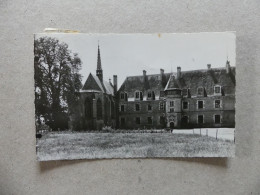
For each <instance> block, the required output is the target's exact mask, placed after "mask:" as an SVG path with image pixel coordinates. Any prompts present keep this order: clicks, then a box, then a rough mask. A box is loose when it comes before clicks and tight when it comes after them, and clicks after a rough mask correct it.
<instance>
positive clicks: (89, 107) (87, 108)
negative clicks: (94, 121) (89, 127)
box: [85, 98, 93, 119]
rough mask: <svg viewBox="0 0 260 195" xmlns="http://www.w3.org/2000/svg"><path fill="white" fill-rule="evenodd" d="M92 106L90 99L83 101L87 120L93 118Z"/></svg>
mask: <svg viewBox="0 0 260 195" xmlns="http://www.w3.org/2000/svg"><path fill="white" fill-rule="evenodd" d="M92 110H93V104H92V100H91V99H90V98H86V100H85V117H86V118H87V119H91V118H92V117H93V114H92V113H93V111H92Z"/></svg>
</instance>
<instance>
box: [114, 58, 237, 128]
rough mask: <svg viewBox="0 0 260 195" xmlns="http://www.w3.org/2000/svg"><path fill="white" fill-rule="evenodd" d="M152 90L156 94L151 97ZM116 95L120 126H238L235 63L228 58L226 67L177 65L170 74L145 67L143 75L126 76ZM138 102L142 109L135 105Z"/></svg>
mask: <svg viewBox="0 0 260 195" xmlns="http://www.w3.org/2000/svg"><path fill="white" fill-rule="evenodd" d="M165 80H166V81H167V82H165ZM122 94H125V97H127V98H123V97H122V96H123V95H122ZM138 94H139V95H138ZM140 94H142V98H140ZM150 94H154V95H153V96H152V99H151V98H150V99H149V97H150ZM117 96H118V101H119V103H118V104H119V115H118V117H119V118H118V126H119V128H125V129H137V128H140V129H143V128H166V127H167V128H202V127H208V128H211V127H234V126H235V67H231V66H230V64H229V61H227V62H226V67H223V68H211V65H209V64H208V68H207V69H204V70H194V71H183V72H182V71H181V68H180V67H177V72H176V73H171V74H165V73H164V71H163V70H162V69H161V71H160V74H155V75H146V71H144V72H143V75H142V76H133V77H127V78H126V80H125V82H124V83H123V85H122V86H121V87H120V89H119V91H118V92H117ZM121 97H122V98H121ZM136 104H138V105H139V106H137V108H138V107H140V109H135V108H136ZM122 105H124V109H123V110H122V108H121V106H122ZM148 105H151V107H152V110H150V109H148ZM151 119H152V120H151Z"/></svg>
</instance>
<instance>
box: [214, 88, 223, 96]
mask: <svg viewBox="0 0 260 195" xmlns="http://www.w3.org/2000/svg"><path fill="white" fill-rule="evenodd" d="M214 94H216V95H220V94H221V87H220V86H215V87H214Z"/></svg>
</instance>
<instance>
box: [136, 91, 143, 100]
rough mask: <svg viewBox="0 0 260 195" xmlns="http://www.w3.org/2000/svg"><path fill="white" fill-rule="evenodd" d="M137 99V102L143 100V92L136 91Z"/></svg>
mask: <svg viewBox="0 0 260 195" xmlns="http://www.w3.org/2000/svg"><path fill="white" fill-rule="evenodd" d="M135 99H136V100H143V92H141V91H136V92H135Z"/></svg>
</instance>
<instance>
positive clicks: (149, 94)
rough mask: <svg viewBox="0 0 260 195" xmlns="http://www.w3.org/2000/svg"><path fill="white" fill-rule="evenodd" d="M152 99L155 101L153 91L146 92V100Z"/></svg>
mask: <svg viewBox="0 0 260 195" xmlns="http://www.w3.org/2000/svg"><path fill="white" fill-rule="evenodd" d="M154 99H155V95H154V91H148V92H147V100H154Z"/></svg>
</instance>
